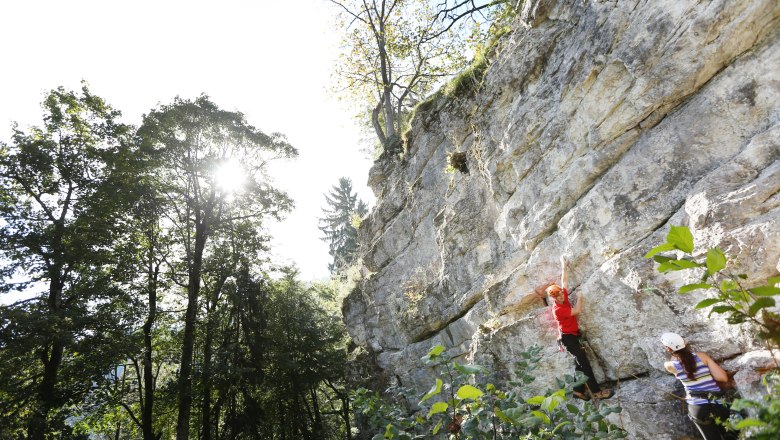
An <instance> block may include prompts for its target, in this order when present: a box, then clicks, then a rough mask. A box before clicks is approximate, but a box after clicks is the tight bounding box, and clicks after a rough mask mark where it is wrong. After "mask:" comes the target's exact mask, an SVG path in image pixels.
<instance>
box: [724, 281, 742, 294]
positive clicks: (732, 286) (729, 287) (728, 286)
mask: <svg viewBox="0 0 780 440" xmlns="http://www.w3.org/2000/svg"><path fill="white" fill-rule="evenodd" d="M720 290H722V291H724V292H730V291H734V290H739V284H737V283H736V282H734V280H723V281H721V282H720Z"/></svg>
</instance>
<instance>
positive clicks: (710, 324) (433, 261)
mask: <svg viewBox="0 0 780 440" xmlns="http://www.w3.org/2000/svg"><path fill="white" fill-rule="evenodd" d="M523 4H524V6H523V7H524V13H523V16H522V19H521V20H518V22H517V25H516V27H515V29H514V32H512V33H511V34H510V35H508V36H507V37H505V38H504V41H502V44H501V49H500V50H499V51H498V52H497V55H496V56H495V58H494V59H493V60H492V62H491V64H490V66H489V68H488V70H487V72H486V74H485V77H484V79H483V82H482V85H481V86H480V87H479V88H478V89H477V90H476V91H475V92H474V93H468V94H466V95H467V96H461V97H459V98H453V99H449V100H447V99H441V100H438V101H436V102H434V103H433V104H432V105H431V106H428V107H429V108H426V109H425V110H423V111H420V112H418V114H417V116H416V118H415V119H414V121H413V126H412V131H411V133H410V136H409V142H408V145H407V151H406V152H405V154H404V155H403V158H402V159H398V158H397V157H386V158H383V159H381V160H380V161H379V162H378V163H377V164H376V166H375V167H374V169H373V170H372V174H371V184H372V186H373V189H374V191H375V192H376V194H377V196H378V202H377V206H376V208H375V209H374V210H373V212H372V213H371V215H370V216H369V218H368V219H367V220H366V221H364V223H363V225H362V226H361V230H360V235H361V243H362V246H363V249H364V256H363V262H364V265H365V268H364V273H365V275H366V276H365V277H364V279H363V280H362V281H361V283H360V286H359V289H356V291H355V292H353V293H352V294H351V295H350V296H349V297H348V298H347V299H346V300H345V303H344V312H345V319H346V322H347V325H348V327H349V330H350V333H351V335H352V338H353V339H354V341H355V342H356V343H357V344H358V345H362V346H366V347H368V348H369V349H370V350H371V351H372V352H374V353H375V354H376V356H377V359H378V363H379V366H380V367H381V368H382V369H385V370H386V371H387V372H388V373H391V374H392V375H395V376H397V377H398V378H400V380H401V381H402V382H404V384H405V385H411V386H416V387H418V388H420V389H425V388H428V387H430V385H431V380H430V377H429V376H428V374H429V373H428V372H427V371H425V370H424V369H422V367H421V364H420V362H419V358H420V357H421V356H423V355H424V354H425V353H426V352H427V351H428V350H429V349H430V347H431V346H433V345H435V344H442V345H444V346H445V347H447V348H448V354H449V355H451V356H453V357H456V356H462V357H468V358H469V359H470V360H472V361H474V362H477V363H481V364H484V365H487V366H489V367H491V368H492V369H493V370H495V371H497V372H499V373H502V372H503V374H504V375H505V376H504V377H509V376H510V375H511V366H512V365H513V364H514V360H515V359H516V357H517V355H518V353H520V352H521V351H523V350H524V349H526V348H527V347H528V346H530V345H532V344H540V345H542V346H544V347H545V357H544V360H543V363H544V368H542V369H540V370H541V373H540V374H539V377H538V380H537V383H539V386H540V387H541V388H545V387H546V386H547V385H549V384H550V383H551V380H552V378H553V377H554V376H556V375H559V374H562V373H566V372H571V369H572V365H573V363H572V362H573V361H572V359H571V358H570V357H569V356H568V355H567V354H566V353H560V352H558V350H557V347H556V344H555V339H556V337H557V334H556V331H555V329H554V324H553V323H552V322H551V319H550V317H549V311H548V310H547V309H546V308H545V307H544V306H543V304H542V303H541V301H538V302H532V303H529V304H526V305H524V306H517V303H518V301H519V299H520V298H521V297H523V296H524V295H526V294H527V293H529V292H531V291H532V290H533V288H534V287H535V286H537V285H539V284H540V283H542V282H544V281H547V280H552V279H555V278H556V277H557V276H558V274H559V263H558V257H559V255H565V256H566V257H568V259H569V260H570V261H571V265H572V273H571V280H570V284H571V285H572V286H573V287H574V288H575V292H581V293H584V294H585V296H586V297H587V301H586V306H585V310H584V312H583V315H582V316H581V319H580V325H581V327H583V328H584V330H585V332H586V334H587V339H588V341H589V345H590V347H591V348H592V353H591V355H592V356H591V359H592V360H593V362H594V364H595V367H596V370H597V376H598V379H599V380H600V381H618V380H619V381H620V389H619V393H618V399H619V403H620V404H621V405H622V406H623V407H624V410H625V411H624V414H623V416H622V422H623V423H624V424H625V426H626V428H627V429H628V430H629V432H630V433H631V435H632V436H633V437H634V438H679V437H680V436H682V435H684V434H686V433H690V428H691V427H692V425H691V424H690V423H688V422H687V421H686V420H685V418H684V416H681V415H680V411H679V405H678V404H677V402H676V401H674V400H673V399H670V398H669V397H666V395H665V394H664V392H663V391H666V390H672V389H673V388H674V382H675V380H674V378H672V377H671V376H669V375H668V374H667V373H665V372H664V371H663V367H662V364H663V361H664V360H665V359H666V357H665V355H664V353H663V350H661V347H660V344H659V343H658V335H660V333H662V332H664V331H676V332H678V333H680V334H682V335H683V336H685V337H686V338H687V339H688V340H689V341H690V342H692V343H694V345H695V346H696V347H697V348H698V349H699V350H704V351H707V352H709V353H711V354H712V355H713V356H714V357H715V358H717V359H730V360H729V361H728V362H727V365H728V366H731V367H734V368H739V369H740V370H741V371H740V375H741V376H739V375H738V379H740V378H741V379H740V380H742V385H743V388H744V389H745V390H746V391H747V390H749V387H750V384H749V382H750V381H751V380H755V377H754V376H755V374H754V372H753V369H752V366H753V365H755V364H757V363H761V362H766V361H767V356H766V355H765V354H764V355H762V354H761V353H760V352H758V351H757V350H758V349H759V347H758V344H757V343H756V341H754V340H752V339H751V337H750V335H751V333H750V332H748V331H744V329H739V328H737V327H734V326H730V325H727V324H726V323H725V322H724V321H723V320H721V319H719V318H717V317H712V318H708V317H707V316H706V312H702V311H696V310H694V309H693V305H694V304H696V303H697V302H698V301H700V300H701V299H702V297H703V296H704V295H706V294H704V293H701V294H689V295H679V294H677V293H676V291H677V288H678V287H679V286H681V285H683V284H687V283H688V282H690V281H691V280H690V279H686V278H685V277H686V276H690V275H686V274H679V273H678V274H677V275H672V276H669V275H660V274H657V273H656V272H655V270H654V267H653V263H652V262H650V261H648V260H645V259H643V258H642V257H643V255H644V254H645V253H646V252H647V251H648V250H649V249H650V248H652V247H653V246H654V245H656V244H659V243H661V242H663V241H664V238H665V234H666V232H667V231H668V229H669V225H670V224H685V225H688V226H689V227H690V228H691V230H692V231H693V232H694V237H695V240H696V246H697V249H706V248H707V247H712V246H715V245H717V246H720V247H721V248H722V249H724V250H725V251H726V253H727V254H729V255H730V256H731V257H733V258H734V259H735V260H736V262H737V264H738V267H739V270H740V271H741V272H744V273H748V274H751V280H753V281H754V282H758V281H761V280H765V279H766V278H767V277H769V276H774V275H777V273H778V270H780V2H778V1H777V0H712V1H696V0H645V1H639V0H621V1H596V0H590V1H580V0H577V1H574V0H571V1H564V0H559V1H554V0H547V1H545V0H526V1H525V2H523ZM451 153H465V157H466V168H467V170H468V172H467V173H464V172H459V171H456V172H454V173H446V172H445V168H446V166H447V155H448V154H451ZM749 281H750V280H749ZM636 376H638V377H641V379H635V377H636Z"/></svg>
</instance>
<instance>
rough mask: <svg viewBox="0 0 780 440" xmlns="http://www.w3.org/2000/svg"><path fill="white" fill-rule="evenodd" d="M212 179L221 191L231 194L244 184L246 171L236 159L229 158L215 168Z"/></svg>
mask: <svg viewBox="0 0 780 440" xmlns="http://www.w3.org/2000/svg"><path fill="white" fill-rule="evenodd" d="M214 179H215V181H216V182H217V186H218V187H219V188H220V189H222V191H224V192H225V193H228V194H233V193H236V192H238V191H240V190H241V188H242V187H243V186H244V181H245V180H246V173H245V172H244V169H243V168H242V167H241V164H239V163H238V161H237V160H235V159H233V158H230V159H228V160H227V161H225V162H224V163H222V165H220V166H219V167H218V168H217V169H216V171H215V172H214Z"/></svg>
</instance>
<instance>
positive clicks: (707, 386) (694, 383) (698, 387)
mask: <svg viewBox="0 0 780 440" xmlns="http://www.w3.org/2000/svg"><path fill="white" fill-rule="evenodd" d="M693 359H694V360H695V361H696V372H695V373H694V374H693V377H694V378H693V380H691V379H688V375H687V374H686V373H685V370H684V369H683V366H682V363H680V361H678V360H677V359H673V360H672V365H674V369H675V370H677V375H676V376H677V378H678V379H680V382H682V384H683V386H684V387H685V391H686V394H687V398H686V399H685V401H686V402H688V404H690V405H706V404H708V403H720V402H718V401H714V400H713V401H708V400H707V399H705V398H703V397H691V394H690V391H697V392H704V393H706V392H710V391H712V392H719V391H720V387H719V386H718V384H717V382H715V379H713V378H712V375H711V374H710V369H709V367H707V365H705V364H704V362H702V361H701V359H699V356H697V355H696V353H693Z"/></svg>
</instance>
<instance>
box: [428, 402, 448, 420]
mask: <svg viewBox="0 0 780 440" xmlns="http://www.w3.org/2000/svg"><path fill="white" fill-rule="evenodd" d="M449 407H450V406H449V405H447V403H446V402H436V403H434V404H433V405H432V406H431V410H430V411H428V416H427V417H428V418H429V419H430V418H431V416H432V415H434V414H439V413H443V412H444V411H447V408H449Z"/></svg>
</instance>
